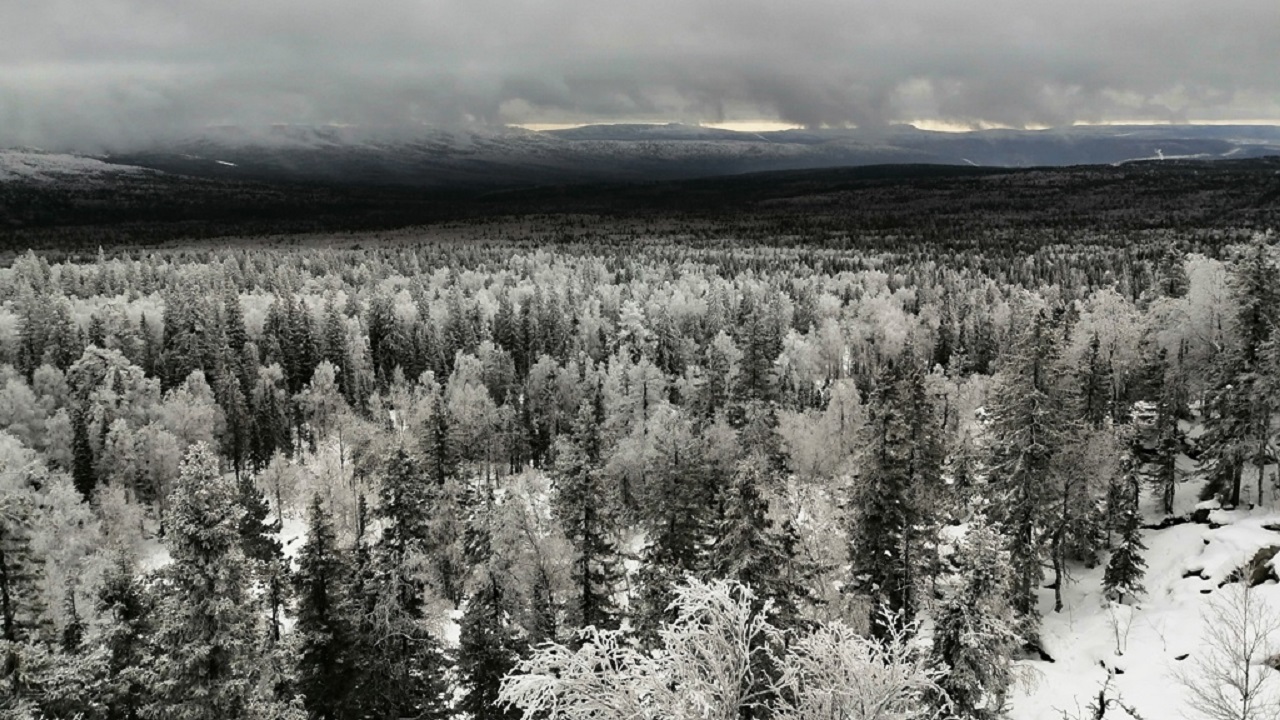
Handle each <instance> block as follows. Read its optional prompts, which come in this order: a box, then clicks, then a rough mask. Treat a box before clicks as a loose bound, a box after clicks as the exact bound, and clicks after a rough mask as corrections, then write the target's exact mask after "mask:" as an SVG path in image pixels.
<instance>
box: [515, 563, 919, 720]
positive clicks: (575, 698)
mask: <svg viewBox="0 0 1280 720" xmlns="http://www.w3.org/2000/svg"><path fill="white" fill-rule="evenodd" d="M673 607H674V609H675V614H674V615H675V617H674V619H673V620H672V621H670V622H669V623H665V624H664V625H663V626H662V627H661V628H660V629H659V631H658V634H659V637H660V642H659V643H658V644H657V646H656V648H655V649H654V650H653V651H645V650H643V649H641V648H640V647H639V646H638V645H637V644H635V643H634V642H633V641H631V639H629V638H628V637H627V635H626V634H625V633H623V632H621V631H616V630H615V631H609V630H597V629H595V628H590V629H588V630H586V631H584V633H583V637H582V639H581V643H580V647H579V648H578V649H577V650H574V649H570V648H569V647H566V646H564V645H556V644H551V645H544V646H542V647H540V648H538V649H537V650H535V651H534V653H533V655H532V656H531V657H530V658H528V659H527V660H525V661H523V662H521V663H520V665H519V666H518V667H517V668H516V670H515V672H513V673H512V674H511V675H509V676H507V678H506V680H504V681H503V685H502V691H501V693H500V695H499V701H500V702H502V703H504V704H508V705H511V706H514V707H516V708H519V709H521V710H523V711H524V713H525V717H545V718H547V719H548V720H595V719H597V718H605V717H608V718H615V717H617V718H624V717H625V718H706V719H707V720H740V719H741V718H762V717H775V718H785V720H824V719H826V718H835V717H839V718H869V719H870V718H876V719H880V718H883V719H884V720H907V719H908V718H927V717H931V716H932V713H931V711H930V709H929V707H928V705H927V702H926V699H925V698H926V695H928V694H929V693H930V692H931V691H932V690H933V689H934V684H933V679H934V676H935V673H934V671H932V670H931V669H930V668H929V666H928V662H927V660H925V659H924V658H922V657H920V655H919V654H917V653H916V652H915V651H914V649H913V648H911V647H910V646H909V645H908V644H907V643H906V642H905V637H902V638H899V639H898V640H896V641H891V642H890V643H888V644H880V643H876V642H874V641H871V640H868V639H866V638H864V637H861V636H859V635H857V634H856V633H854V632H853V631H852V630H850V629H849V628H847V627H845V626H843V625H839V624H833V625H831V626H828V627H821V628H817V629H815V630H813V631H811V632H805V633H802V634H800V635H799V636H797V637H796V638H794V639H793V641H792V642H791V643H790V645H789V646H788V649H786V650H784V643H783V642H781V640H782V637H783V633H782V631H781V630H779V629H778V628H777V627H775V626H774V625H773V624H772V623H771V622H770V619H769V616H770V612H769V611H770V604H769V603H767V602H766V603H765V604H764V605H763V607H762V606H760V603H759V602H758V600H757V598H756V597H755V596H754V594H753V593H752V592H751V591H750V589H748V588H746V587H744V586H742V585H739V584H738V583H734V582H729V581H714V582H710V583H703V582H700V581H697V580H691V581H689V582H688V583H687V584H685V585H681V586H680V587H679V588H677V590H676V599H675V602H674V606H673ZM764 667H773V668H776V669H777V671H778V672H777V674H776V675H774V674H767V675H761V674H760V672H761V668H764Z"/></svg>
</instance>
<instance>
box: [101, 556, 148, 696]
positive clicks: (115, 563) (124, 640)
mask: <svg viewBox="0 0 1280 720" xmlns="http://www.w3.org/2000/svg"><path fill="white" fill-rule="evenodd" d="M96 609H97V611H98V615H99V617H101V618H103V619H104V620H105V622H103V623H102V624H101V625H100V626H99V629H98V630H97V631H96V634H95V635H94V636H92V641H93V642H94V643H95V644H96V645H97V646H99V647H101V648H103V649H104V650H105V651H106V653H107V657H106V668H105V672H104V677H103V680H102V683H101V692H102V700H101V701H102V704H103V705H104V706H105V710H106V712H105V717H106V719H107V720H138V718H140V717H141V713H142V709H143V708H144V707H146V706H147V704H148V703H149V700H150V698H149V697H148V693H149V691H150V688H151V687H153V686H154V685H155V676H154V674H153V671H152V669H151V665H152V663H151V657H150V648H149V647H148V639H147V638H148V635H150V633H151V632H152V629H153V628H152V623H153V621H154V615H153V611H154V602H153V600H152V598H151V597H150V596H149V595H148V594H147V592H146V590H145V589H144V587H143V584H142V582H141V581H140V580H139V579H138V576H137V573H136V571H135V568H134V563H133V561H132V560H131V559H130V558H129V556H128V555H127V554H126V553H124V552H116V553H114V557H113V560H112V562H111V564H110V566H109V567H108V569H107V572H106V575H105V577H104V578H103V581H102V585H101V587H99V589H98V595H97V602H96Z"/></svg>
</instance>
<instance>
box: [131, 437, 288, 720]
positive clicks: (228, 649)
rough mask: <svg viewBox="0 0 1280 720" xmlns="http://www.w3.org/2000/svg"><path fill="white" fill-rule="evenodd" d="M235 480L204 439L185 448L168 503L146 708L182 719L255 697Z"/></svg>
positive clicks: (233, 713) (252, 629) (258, 662)
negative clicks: (165, 557) (155, 650)
mask: <svg viewBox="0 0 1280 720" xmlns="http://www.w3.org/2000/svg"><path fill="white" fill-rule="evenodd" d="M238 495H239V493H238V492H237V490H236V486H235V483H234V482H233V481H231V480H229V479H228V478H226V477H225V476H223V475H222V474H221V473H220V472H219V470H218V461H217V458H216V457H215V456H214V455H213V453H212V452H210V450H209V449H208V447H207V446H205V445H204V444H202V443H201V444H197V445H195V446H193V447H192V448H191V450H189V451H188V453H187V455H186V457H185V458H184V459H183V463H182V473H181V477H180V478H179V480H178V486H177V488H176V489H175V491H174V493H173V498H172V500H171V501H170V508H171V509H170V513H171V514H170V518H169V522H168V524H167V530H168V532H167V536H166V537H167V539H168V542H169V552H170V554H171V555H172V557H173V562H172V563H171V564H170V565H168V566H166V567H165V568H164V570H163V571H162V575H161V580H160V582H159V583H158V585H157V587H156V590H157V596H158V603H157V615H156V618H157V620H156V632H155V642H156V643H157V645H158V646H159V647H161V648H164V652H162V653H160V654H159V655H158V656H157V658H156V662H155V665H154V670H155V673H156V684H155V697H154V700H153V702H152V705H151V707H150V708H149V709H148V714H150V715H154V716H158V717H166V718H168V717H175V718H184V720H185V719H190V720H203V719H205V718H208V720H215V719H217V720H220V719H222V718H230V717H245V716H246V715H247V714H248V713H249V709H250V708H251V707H254V706H256V704H257V703H258V702H260V701H262V700H263V698H262V697H261V696H259V694H258V693H259V689H258V687H257V683H256V677H257V675H258V673H259V671H260V670H261V666H262V657H263V656H262V651H261V644H262V640H263V638H262V637H261V636H260V635H259V634H258V632H257V622H256V618H255V611H254V602H253V599H252V593H251V591H250V586H249V578H250V577H251V570H250V567H249V562H248V560H247V559H246V558H245V555H244V552H243V550H242V549H241V535H240V523H241V520H242V518H243V516H244V510H243V508H242V506H241V504H240V502H239V497H238Z"/></svg>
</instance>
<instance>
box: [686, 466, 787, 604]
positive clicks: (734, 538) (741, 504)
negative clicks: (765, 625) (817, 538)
mask: <svg viewBox="0 0 1280 720" xmlns="http://www.w3.org/2000/svg"><path fill="white" fill-rule="evenodd" d="M768 468H769V466H768V462H767V460H766V459H765V458H764V457H762V456H761V455H760V454H758V453H753V454H751V455H749V456H748V457H747V458H745V459H743V460H741V461H740V462H739V463H738V465H737V468H736V469H735V470H734V473H733V478H732V480H731V481H730V485H729V486H728V487H727V488H725V489H724V491H723V496H722V497H721V498H720V500H719V502H720V505H721V507H722V508H723V510H722V514H721V516H720V518H719V520H718V521H717V522H716V524H715V528H714V530H713V537H714V538H715V540H714V542H713V543H712V545H711V546H710V547H709V548H708V549H707V575H709V576H710V577H712V578H716V579H724V580H733V581H735V582H739V583H742V584H743V585H746V586H747V587H749V588H751V589H752V591H753V592H754V593H755V595H756V599H757V601H758V602H759V603H761V604H762V603H763V602H764V601H766V600H770V601H772V602H773V604H774V609H775V612H776V613H777V615H776V617H775V619H774V621H775V623H776V624H777V625H778V626H779V627H782V628H788V627H794V626H796V625H797V624H798V623H799V622H800V611H799V604H800V602H801V601H802V600H803V599H805V598H806V597H807V596H808V593H807V591H806V590H805V589H804V587H803V585H802V584H801V583H800V582H799V577H798V576H799V575H803V574H804V573H803V572H797V566H798V562H797V559H796V556H795V545H794V541H795V537H794V535H793V534H792V531H791V528H790V527H784V528H781V529H777V530H775V529H774V527H773V521H772V520H770V519H769V517H768V514H769V501H768V500H767V499H766V498H765V497H764V495H763V491H764V487H765V485H766V483H767V482H768V473H769V469H768Z"/></svg>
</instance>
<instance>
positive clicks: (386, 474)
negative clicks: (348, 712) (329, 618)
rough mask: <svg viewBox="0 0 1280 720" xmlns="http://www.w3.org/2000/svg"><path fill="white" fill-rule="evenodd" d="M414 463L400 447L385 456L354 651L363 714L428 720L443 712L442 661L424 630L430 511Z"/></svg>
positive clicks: (425, 486) (444, 663)
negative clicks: (377, 533)
mask: <svg viewBox="0 0 1280 720" xmlns="http://www.w3.org/2000/svg"><path fill="white" fill-rule="evenodd" d="M425 479H426V478H425V477H424V473H423V472H422V468H421V467H420V465H419V463H418V462H417V460H416V459H415V458H414V457H413V456H412V455H410V454H409V452H408V451H407V450H406V449H405V448H404V447H397V448H396V449H395V450H394V451H393V452H392V454H391V456H390V457H389V458H388V459H387V461H386V465H385V469H384V471H383V476H382V487H381V490H380V492H379V500H380V502H379V505H378V510H377V515H378V518H379V520H381V525H382V535H381V537H380V538H379V539H378V541H377V542H376V543H375V544H374V545H373V546H372V547H371V548H370V552H369V557H368V559H367V560H365V561H363V562H362V561H361V558H360V557H359V556H357V571H358V572H359V571H360V569H361V568H362V567H363V569H364V577H363V578H362V579H361V580H360V581H359V582H360V583H361V584H362V588H361V593H362V594H363V595H364V598H363V601H362V602H361V605H362V607H363V610H362V613H363V616H364V617H363V620H362V622H361V624H360V635H361V637H360V639H359V642H358V646H359V648H360V651H359V663H360V665H361V667H362V670H363V672H362V674H361V677H360V680H359V681H358V686H359V689H358V693H357V694H358V697H357V698H354V699H355V701H356V704H357V708H358V710H357V712H358V714H360V715H366V716H374V717H380V718H387V719H388V720H390V719H392V718H400V717H415V718H423V719H424V720H431V719H433V718H442V717H445V716H446V714H447V705H448V704H447V700H446V697H445V691H446V686H445V683H444V672H445V670H446V668H447V659H446V657H445V655H444V652H443V649H442V648H441V646H440V642H439V640H437V639H436V637H435V636H433V635H432V634H431V632H430V631H429V629H428V627H427V625H426V587H427V584H426V580H425V577H424V572H423V571H422V568H421V566H422V564H423V559H424V555H425V551H426V547H427V543H428V541H429V536H428V533H429V530H430V524H429V520H430V518H431V516H432V513H433V512H434V508H433V507H432V503H431V495H430V489H429V486H428V484H427V483H426V482H425Z"/></svg>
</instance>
